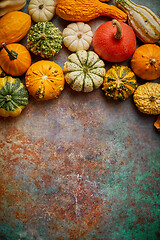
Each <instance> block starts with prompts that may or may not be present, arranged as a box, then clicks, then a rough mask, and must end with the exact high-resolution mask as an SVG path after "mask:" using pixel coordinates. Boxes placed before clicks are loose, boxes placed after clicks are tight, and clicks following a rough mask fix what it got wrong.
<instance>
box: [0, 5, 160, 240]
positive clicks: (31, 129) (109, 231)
mask: <svg viewBox="0 0 160 240" xmlns="http://www.w3.org/2000/svg"><path fill="white" fill-rule="evenodd" d="M135 2H137V3H139V4H143V5H146V6H148V7H150V8H151V9H152V10H153V11H154V12H155V13H157V14H158V13H159V11H160V5H159V0H154V1H148V2H146V1H144V0H141V1H138V0H137V1H135ZM109 4H113V1H110V2H109ZM23 11H26V12H27V6H25V8H24V9H23ZM106 20H109V19H107V18H106V17H100V18H98V19H95V20H92V21H90V22H89V24H90V26H91V27H92V29H93V31H95V29H96V28H97V27H98V26H99V25H100V24H101V23H103V22H105V21H106ZM53 23H54V24H55V25H56V26H59V28H60V30H61V31H62V30H63V28H64V27H65V26H67V24H68V23H69V22H66V21H64V20H62V19H60V18H59V17H58V16H55V17H54V18H53ZM22 43H23V44H26V39H24V40H23V41H22ZM138 44H140V42H139V41H138ZM91 49H92V47H91ZM69 54H70V52H69V51H68V50H66V48H65V47H64V46H63V49H62V50H61V51H60V53H59V54H58V55H57V56H55V57H54V59H53V60H54V61H55V62H56V63H58V64H59V65H61V66H62V67H63V63H64V62H65V61H66V59H67V56H68V55H69ZM32 58H33V61H37V60H39V58H37V57H34V56H33V55H32ZM121 64H125V65H128V66H129V60H128V61H126V62H124V63H121ZM111 65H112V64H109V63H106V69H108V68H109V67H110V66H111ZM22 80H23V81H24V78H22ZM138 81H139V84H142V83H144V82H145V81H143V82H142V81H140V80H138ZM155 82H160V79H157V80H156V81H155ZM156 119H157V116H146V115H145V114H142V113H140V112H139V111H138V110H137V108H136V107H135V105H134V103H133V99H132V97H130V98H129V99H127V100H126V101H125V102H122V103H117V102H113V101H108V100H107V99H106V98H105V96H104V93H103V92H102V90H101V89H98V90H95V91H94V92H92V93H87V94H84V93H76V92H74V91H73V90H71V89H70V87H68V85H67V84H66V85H65V89H64V91H63V92H62V93H61V95H60V97H59V98H58V99H53V100H50V101H47V102H37V101H36V100H34V99H33V98H32V97H30V98H29V105H28V106H27V108H26V109H25V110H23V112H22V114H21V115H20V116H19V117H17V118H14V119H11V118H8V119H4V118H0V131H1V135H0V149H1V151H0V169H1V174H0V219H1V223H0V239H1V240H4V239H7V240H19V239H21V240H22V239H23V240H33V239H36V240H42V239H43V240H53V239H55V240H63V239H64V240H68V239H80V240H81V239H83V240H84V239H87V240H93V239H94V240H95V239H97V240H99V239H103V240H104V239H105V240H119V239H122V240H131V239H135V240H156V239H159V237H160V232H159V195H158V194H159V163H160V161H159V160H160V148H159V147H160V134H159V133H158V131H157V130H156V129H155V128H154V126H153V123H154V122H155V120H156Z"/></svg>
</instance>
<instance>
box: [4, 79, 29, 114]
mask: <svg viewBox="0 0 160 240" xmlns="http://www.w3.org/2000/svg"><path fill="white" fill-rule="evenodd" d="M27 104H28V91H27V89H26V87H25V86H24V85H23V83H22V82H21V81H20V79H19V78H12V77H10V76H6V77H4V78H0V116H2V117H9V116H11V117H16V116H18V115H19V114H20V113H21V111H22V110H23V109H24V108H25V107H26V106H27Z"/></svg>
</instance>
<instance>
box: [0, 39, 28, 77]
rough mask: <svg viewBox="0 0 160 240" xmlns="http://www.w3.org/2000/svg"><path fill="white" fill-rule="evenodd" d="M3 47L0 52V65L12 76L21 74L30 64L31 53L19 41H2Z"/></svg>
mask: <svg viewBox="0 0 160 240" xmlns="http://www.w3.org/2000/svg"><path fill="white" fill-rule="evenodd" d="M3 47H4V48H3V49H2V50H1V52H0V66H1V67H2V69H3V70H4V71H5V72H6V73H7V74H8V75H12V76H21V75H23V74H24V73H25V72H26V71H27V69H28V68H29V66H30V65H31V55H30V53H29V51H28V50H27V49H26V48H25V47H24V46H23V45H21V44H19V43H12V44H8V45H7V46H6V45H5V44H4V43H3Z"/></svg>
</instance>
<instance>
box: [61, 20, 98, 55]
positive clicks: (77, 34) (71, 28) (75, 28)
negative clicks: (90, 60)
mask: <svg viewBox="0 0 160 240" xmlns="http://www.w3.org/2000/svg"><path fill="white" fill-rule="evenodd" d="M62 37H63V43H64V45H65V46H66V47H67V48H68V49H69V50H70V51H72V52H77V51H79V50H88V48H89V47H90V45H91V42H92V37H93V32H92V30H91V27H90V26H89V25H88V24H86V23H83V22H76V23H70V24H69V25H68V26H67V27H66V28H65V29H64V30H63V33H62Z"/></svg>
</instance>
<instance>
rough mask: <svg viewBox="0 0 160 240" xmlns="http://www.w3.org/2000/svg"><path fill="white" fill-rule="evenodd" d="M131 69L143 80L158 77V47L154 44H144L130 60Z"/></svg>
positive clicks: (159, 74) (159, 62) (159, 58)
mask: <svg viewBox="0 0 160 240" xmlns="http://www.w3.org/2000/svg"><path fill="white" fill-rule="evenodd" d="M131 68H132V70H133V71H134V73H135V74H136V75H137V76H138V77H140V78H142V79H144V80H154V79H157V78H159V77H160V47H159V46H158V45H156V44H144V45H142V46H140V47H138V48H137V49H136V51H135V52H134V54H133V56H132V58H131Z"/></svg>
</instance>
